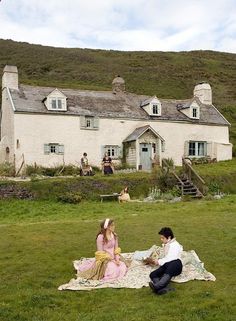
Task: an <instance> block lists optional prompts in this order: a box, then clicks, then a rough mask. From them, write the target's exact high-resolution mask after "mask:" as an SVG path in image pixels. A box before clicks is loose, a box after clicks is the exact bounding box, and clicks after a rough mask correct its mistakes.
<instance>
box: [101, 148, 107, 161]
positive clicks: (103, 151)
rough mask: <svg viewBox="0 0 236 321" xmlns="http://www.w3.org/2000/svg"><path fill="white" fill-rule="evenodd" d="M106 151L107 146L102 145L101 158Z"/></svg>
mask: <svg viewBox="0 0 236 321" xmlns="http://www.w3.org/2000/svg"><path fill="white" fill-rule="evenodd" d="M105 152H106V147H105V146H101V158H102V159H103V157H104V154H105Z"/></svg>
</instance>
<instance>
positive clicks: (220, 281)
mask: <svg viewBox="0 0 236 321" xmlns="http://www.w3.org/2000/svg"><path fill="white" fill-rule="evenodd" d="M235 214H236V196H235V195H232V196H227V197H225V198H224V199H221V200H217V201H207V200H203V201H194V202H181V203H176V204H169V203H168V204H167V203H159V204H157V203H156V204H146V203H130V204H118V203H116V202H104V203H98V202H97V203H96V202H82V203H81V204H79V205H67V204H60V203H57V202H53V201H22V200H21V201H20V200H15V201H14V200H12V201H9V200H8V201H0V232H1V233H0V253H1V256H0V265H1V282H0V295H1V301H0V320H1V321H8V320H9V321H14V320H17V321H26V320H27V321H59V320H60V321H63V320H64V321H77V320H82V321H87V320H88V321H91V320H103V321H106V320H107V321H108V320H109V321H110V320H115V321H116V320H117V321H126V320H127V321H128V320H129V321H132V320H135V321H145V320H147V321H149V320H160V321H165V320H166V321H167V320H168V321H170V320H175V321H197V320H207V321H223V320H224V321H233V320H235V318H236V315H235V306H234V295H235V283H234V280H235V278H234V276H235V266H234V263H235V246H234V242H235ZM106 217H112V218H114V219H115V220H116V225H117V232H118V234H119V240H120V246H121V248H122V250H123V252H130V251H134V250H136V249H140V250H141V249H146V248H148V247H150V246H151V245H153V244H159V237H158V234H157V232H158V230H159V229H160V228H161V227H162V226H171V227H172V228H173V230H174V232H175V234H176V236H177V239H178V240H179V242H180V243H182V244H183V246H184V248H185V250H190V249H194V250H195V251H196V252H197V254H198V255H199V257H200V259H201V260H202V261H203V262H204V263H205V267H206V269H207V270H208V271H210V272H212V273H213V274H214V275H215V276H216V279H217V280H216V282H203V281H191V282H188V283H185V284H176V285H175V287H176V289H177V291H175V292H173V293H170V294H168V295H166V296H160V297H159V296H156V295H154V294H153V293H152V292H151V291H150V289H149V288H143V289H139V290H133V289H100V290H94V291H90V292H79V291H75V292H73V291H62V292H60V291H58V290H57V287H58V286H59V285H61V284H63V283H66V282H67V281H69V280H70V278H72V277H74V271H73V269H72V261H73V260H74V259H78V258H80V257H81V256H86V257H88V256H93V253H94V250H95V236H96V233H97V230H98V224H99V220H101V219H103V218H106Z"/></svg>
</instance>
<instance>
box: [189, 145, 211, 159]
mask: <svg viewBox="0 0 236 321" xmlns="http://www.w3.org/2000/svg"><path fill="white" fill-rule="evenodd" d="M188 155H189V156H193V157H204V156H206V155H207V144H206V142H189V148H188Z"/></svg>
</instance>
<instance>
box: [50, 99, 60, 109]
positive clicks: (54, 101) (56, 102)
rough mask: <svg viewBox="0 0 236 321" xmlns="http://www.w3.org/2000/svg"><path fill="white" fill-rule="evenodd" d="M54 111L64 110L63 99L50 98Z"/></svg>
mask: <svg viewBox="0 0 236 321" xmlns="http://www.w3.org/2000/svg"><path fill="white" fill-rule="evenodd" d="M50 100H51V107H52V109H62V99H61V98H50Z"/></svg>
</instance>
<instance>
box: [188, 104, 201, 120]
mask: <svg viewBox="0 0 236 321" xmlns="http://www.w3.org/2000/svg"><path fill="white" fill-rule="evenodd" d="M190 112H191V116H190V117H191V118H195V119H199V114H200V113H199V107H197V106H192V108H191V111H190Z"/></svg>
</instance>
